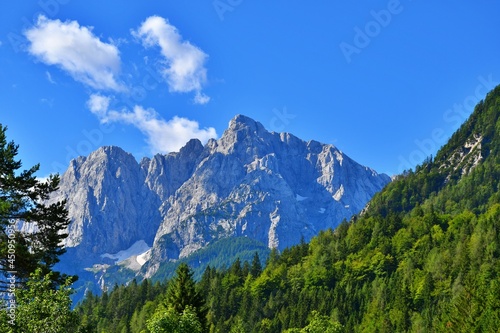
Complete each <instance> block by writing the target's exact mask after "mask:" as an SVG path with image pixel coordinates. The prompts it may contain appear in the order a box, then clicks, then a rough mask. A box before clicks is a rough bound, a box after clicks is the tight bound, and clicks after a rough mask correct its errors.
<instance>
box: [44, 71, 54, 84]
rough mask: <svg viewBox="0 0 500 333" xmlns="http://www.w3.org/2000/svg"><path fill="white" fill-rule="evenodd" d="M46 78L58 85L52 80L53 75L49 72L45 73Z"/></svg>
mask: <svg viewBox="0 0 500 333" xmlns="http://www.w3.org/2000/svg"><path fill="white" fill-rule="evenodd" d="M45 76H47V81H49V82H50V83H52V84H56V81H54V79H52V75H50V72H49V71H45Z"/></svg>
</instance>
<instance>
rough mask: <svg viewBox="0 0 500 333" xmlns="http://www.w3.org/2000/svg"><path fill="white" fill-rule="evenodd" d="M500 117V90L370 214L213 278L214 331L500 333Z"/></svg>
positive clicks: (210, 318) (203, 284)
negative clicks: (261, 263) (264, 258)
mask: <svg viewBox="0 0 500 333" xmlns="http://www.w3.org/2000/svg"><path fill="white" fill-rule="evenodd" d="M499 115H500V87H498V88H496V89H495V90H494V91H492V92H491V93H489V94H488V96H487V98H486V100H485V101H484V102H481V103H480V104H479V105H478V106H477V107H476V110H475V112H474V113H473V114H472V116H471V118H470V119H469V121H467V122H466V123H465V124H464V125H463V126H462V127H461V128H460V129H459V130H458V131H457V133H455V134H454V135H453V137H452V138H451V139H450V142H449V143H448V144H447V145H445V146H444V147H443V148H442V149H441V150H440V151H439V152H438V154H437V155H436V157H435V158H434V159H432V158H429V159H428V160H427V161H425V162H424V163H423V164H422V165H421V166H419V167H417V168H416V170H415V171H409V172H407V173H405V175H403V176H400V177H399V178H398V179H397V180H395V181H394V182H393V183H391V184H390V185H389V186H387V188H386V189H385V190H383V191H382V192H381V193H379V194H377V195H376V196H375V198H374V199H373V200H372V201H371V203H370V207H369V209H368V210H367V212H366V213H365V214H364V215H362V216H357V217H356V218H354V219H353V220H352V221H351V222H349V223H347V222H344V223H342V224H341V225H340V226H339V227H338V228H337V229H336V230H334V231H333V230H326V231H322V232H320V234H319V235H318V236H317V237H314V238H313V239H312V240H311V242H310V243H309V244H305V243H304V242H302V243H301V244H299V245H297V246H294V247H291V248H289V249H286V250H284V251H283V252H282V253H278V251H276V250H273V251H271V253H270V255H269V258H268V259H267V261H266V266H265V268H263V269H262V267H259V265H258V262H259V261H260V260H257V259H256V256H255V257H254V258H253V260H252V259H246V260H243V259H242V258H240V259H238V260H236V258H235V260H233V264H232V265H228V266H226V267H228V268H222V269H221V268H218V269H216V268H214V267H213V266H209V267H207V268H206V269H205V271H204V273H203V276H202V277H201V279H200V282H199V283H198V284H197V288H198V290H199V292H200V293H201V294H202V295H203V296H204V297H205V299H206V305H207V310H208V311H207V314H206V322H207V329H208V330H209V331H210V332H238V333H240V332H252V333H260V332H283V331H287V330H288V332H318V331H321V332H329V331H332V332H398V333H399V332H499V331H500V297H499V296H498V295H500V191H499V187H500V184H499V182H500V120H499V119H498V118H499V117H498V116H499ZM479 143H480V144H479ZM245 262H248V264H247V265H245ZM113 293H114V292H113ZM113 293H111V295H112V294H113ZM106 302H109V300H105V299H104V298H102V299H101V300H100V301H96V303H95V307H94V309H95V308H98V307H99V306H101V304H104V303H106ZM144 307H146V306H144ZM106 316H107V313H104V314H103V317H106ZM339 323H340V324H341V325H339ZM112 331H113V330H112ZM131 332H139V331H137V330H131Z"/></svg>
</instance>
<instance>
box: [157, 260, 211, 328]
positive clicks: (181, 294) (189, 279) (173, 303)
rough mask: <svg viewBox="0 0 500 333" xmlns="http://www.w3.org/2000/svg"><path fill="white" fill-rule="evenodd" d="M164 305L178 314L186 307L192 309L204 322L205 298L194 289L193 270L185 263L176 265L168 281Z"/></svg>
mask: <svg viewBox="0 0 500 333" xmlns="http://www.w3.org/2000/svg"><path fill="white" fill-rule="evenodd" d="M165 306H166V308H172V309H174V310H175V311H176V312H177V313H179V314H182V313H183V312H184V310H186V309H187V308H188V307H189V308H191V309H194V311H195V312H196V314H197V315H198V318H199V319H200V322H201V323H202V324H204V323H205V316H206V309H205V300H204V299H203V296H202V295H201V294H200V293H199V292H198V290H196V284H195V281H194V279H193V272H192V270H191V268H189V266H188V265H187V264H186V263H181V264H180V265H179V267H177V270H176V275H175V276H174V277H173V278H172V280H171V281H170V284H169V287H168V289H167V296H166V299H165Z"/></svg>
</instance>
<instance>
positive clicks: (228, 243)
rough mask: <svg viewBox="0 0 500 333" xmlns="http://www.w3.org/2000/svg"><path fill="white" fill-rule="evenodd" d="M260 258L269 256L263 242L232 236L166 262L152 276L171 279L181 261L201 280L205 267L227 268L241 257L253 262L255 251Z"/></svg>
mask: <svg viewBox="0 0 500 333" xmlns="http://www.w3.org/2000/svg"><path fill="white" fill-rule="evenodd" d="M256 252H257V253H258V255H259V257H260V258H263V259H264V260H265V258H267V256H268V255H269V249H268V248H267V247H266V246H265V245H264V244H262V243H260V242H258V241H256V240H252V239H250V238H248V237H231V238H224V239H220V240H218V241H216V242H214V243H213V244H209V245H208V246H207V247H205V248H202V249H200V250H198V251H196V252H194V253H193V254H191V255H190V256H189V257H187V258H183V259H181V260H179V261H177V262H166V263H163V264H161V265H160V268H159V269H158V272H157V273H156V274H155V275H154V276H153V277H152V279H153V281H164V280H166V279H171V278H172V277H173V275H174V273H175V270H176V269H177V266H178V265H179V264H181V263H186V264H188V265H189V267H191V268H192V269H193V273H194V274H193V277H194V278H195V280H199V279H200V278H201V276H202V274H203V271H204V269H205V267H207V266H210V267H215V268H226V267H229V266H231V265H232V263H233V262H234V261H235V260H236V259H237V258H239V259H240V260H241V261H242V262H247V261H248V262H251V260H252V258H253V257H254V255H255V253H256Z"/></svg>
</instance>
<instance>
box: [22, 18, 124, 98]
mask: <svg viewBox="0 0 500 333" xmlns="http://www.w3.org/2000/svg"><path fill="white" fill-rule="evenodd" d="M24 35H25V36H26V38H27V39H28V40H29V42H30V45H29V48H28V51H29V53H30V54H32V55H33V56H35V57H36V58H37V59H38V60H40V61H42V62H43V63H45V64H47V65H56V66H59V67H60V68H61V69H63V70H64V71H66V72H67V73H69V74H70V75H71V76H72V77H73V78H74V79H75V80H77V81H80V82H82V83H84V84H86V85H88V86H90V87H92V88H94V89H102V90H114V91H122V90H124V89H125V88H124V87H123V86H122V85H121V84H120V83H118V81H117V78H116V77H117V75H118V74H119V72H120V64H121V61H120V55H119V51H118V48H117V47H116V46H115V45H112V44H107V43H104V42H102V41H101V40H100V39H99V38H98V37H96V36H95V35H94V34H93V33H92V27H84V26H80V24H79V23H78V22H77V21H66V22H61V21H60V20H50V19H48V18H46V17H45V16H43V15H40V16H39V17H38V21H37V23H36V24H35V26H33V27H32V28H30V29H28V30H26V31H25V32H24Z"/></svg>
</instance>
